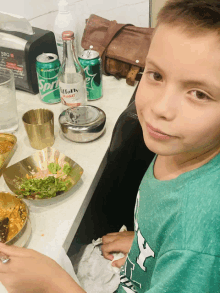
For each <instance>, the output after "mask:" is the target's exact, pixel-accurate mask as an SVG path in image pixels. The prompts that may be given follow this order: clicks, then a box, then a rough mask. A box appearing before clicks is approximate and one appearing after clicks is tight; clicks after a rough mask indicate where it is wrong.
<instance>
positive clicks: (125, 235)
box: [101, 231, 134, 268]
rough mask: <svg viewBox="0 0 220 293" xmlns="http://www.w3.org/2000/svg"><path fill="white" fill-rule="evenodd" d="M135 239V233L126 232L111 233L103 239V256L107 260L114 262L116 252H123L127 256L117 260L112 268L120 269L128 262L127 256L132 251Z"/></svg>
mask: <svg viewBox="0 0 220 293" xmlns="http://www.w3.org/2000/svg"><path fill="white" fill-rule="evenodd" d="M133 239H134V232H133V231H125V232H116V233H109V234H107V235H105V236H103V237H102V242H103V245H102V247H101V249H102V254H103V256H104V257H105V258H106V259H109V260H113V255H112V253H114V252H122V253H124V254H125V257H123V258H122V259H119V260H116V261H114V262H113V263H112V266H116V267H118V268H120V267H121V266H122V265H123V264H124V263H125V260H126V256H127V254H128V252H129V251H130V248H131V245H132V242H133Z"/></svg>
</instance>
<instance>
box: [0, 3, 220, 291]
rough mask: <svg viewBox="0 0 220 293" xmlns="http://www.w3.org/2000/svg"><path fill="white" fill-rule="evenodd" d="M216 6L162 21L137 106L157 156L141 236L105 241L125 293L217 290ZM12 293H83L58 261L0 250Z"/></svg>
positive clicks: (138, 227) (219, 95)
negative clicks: (118, 254) (115, 255)
mask: <svg viewBox="0 0 220 293" xmlns="http://www.w3.org/2000/svg"><path fill="white" fill-rule="evenodd" d="M219 44H220V4H219V1H217V0H215V1H211V0H204V1H198V0H197V1H196V0H191V1H190V0H189V1H188V0H172V1H168V2H167V3H166V5H165V6H164V7H163V9H162V10H161V11H160V13H159V16H158V24H157V28H156V30H155V32H154V36H153V38H152V43H151V46H150V49H149V53H148V56H147V59H146V68H145V71H144V74H143V77H142V79H141V82H140V85H139V88H138V91H137V95H136V107H137V113H138V118H139V121H140V124H141V127H142V130H143V136H144V141H145V143H146V146H147V147H148V148H149V149H150V150H151V151H153V152H155V153H156V156H155V158H154V160H153V162H152V163H151V165H150V166H149V168H148V170H147V172H146V174H145V176H144V177H143V180H142V183H141V185H140V188H139V192H138V196H137V201H136V207H135V227H134V230H135V232H134V233H133V232H125V233H122V234H121V233H111V234H108V235H106V236H104V237H103V243H104V245H103V246H102V251H103V255H104V256H105V257H106V258H108V259H112V255H111V252H113V251H122V252H124V253H125V254H127V258H126V261H125V258H124V259H122V260H119V261H116V262H115V265H116V266H121V265H123V266H122V269H121V283H120V285H119V288H118V290H117V292H118V293H121V292H149V293H162V292H163V293H164V292H178V293H183V292H184V293H185V292H187V293H189V292H192V293H197V292H199V293H202V292H204V293H208V292H209V293H211V292H212V293H217V292H220V272H219V269H220V244H219V243H220V211H219V206H220V184H219V177H220V155H219V151H220V70H219V68H220V45H219ZM0 250H1V251H2V252H4V253H6V254H7V255H9V257H10V261H9V262H8V263H7V264H1V263H0V280H1V281H2V282H3V284H4V285H5V286H6V288H7V289H8V290H9V292H16V293H17V292H65V293H68V292H85V291H84V290H83V289H82V288H80V287H79V286H78V285H77V284H76V283H75V282H74V281H73V280H72V279H71V278H70V277H69V276H68V275H67V274H66V273H65V272H64V271H63V270H62V269H61V268H60V267H59V266H58V265H57V264H56V263H54V262H53V261H52V260H50V259H49V258H47V257H45V256H42V255H40V254H39V253H36V252H34V251H32V250H28V249H20V248H16V247H6V246H5V245H4V244H1V245H0Z"/></svg>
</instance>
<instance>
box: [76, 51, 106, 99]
mask: <svg viewBox="0 0 220 293" xmlns="http://www.w3.org/2000/svg"><path fill="white" fill-rule="evenodd" d="M78 59H79V62H80V64H81V66H82V68H83V69H84V71H85V76H86V91H87V99H88V101H94V100H98V99H100V98H101V97H102V66H101V58H100V57H99V53H98V52H96V51H94V50H85V51H84V52H83V53H82V55H81V56H80V57H79V58H78Z"/></svg>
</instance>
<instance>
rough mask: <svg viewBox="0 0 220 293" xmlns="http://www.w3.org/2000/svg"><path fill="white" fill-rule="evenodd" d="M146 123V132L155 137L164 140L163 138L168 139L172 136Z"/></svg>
mask: <svg viewBox="0 0 220 293" xmlns="http://www.w3.org/2000/svg"><path fill="white" fill-rule="evenodd" d="M146 125H147V130H148V133H149V134H150V135H151V136H153V137H154V138H156V139H163V140H164V139H170V138H171V137H173V136H171V135H169V134H167V133H165V132H163V131H161V130H160V129H158V128H154V127H153V126H152V125H150V124H149V123H146Z"/></svg>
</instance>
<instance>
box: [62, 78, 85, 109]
mask: <svg viewBox="0 0 220 293" xmlns="http://www.w3.org/2000/svg"><path fill="white" fill-rule="evenodd" d="M59 85H60V97H61V102H62V104H64V105H65V106H68V107H77V106H80V105H81V104H82V93H81V91H82V90H81V89H80V87H77V85H76V84H67V83H63V82H60V83H59Z"/></svg>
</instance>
